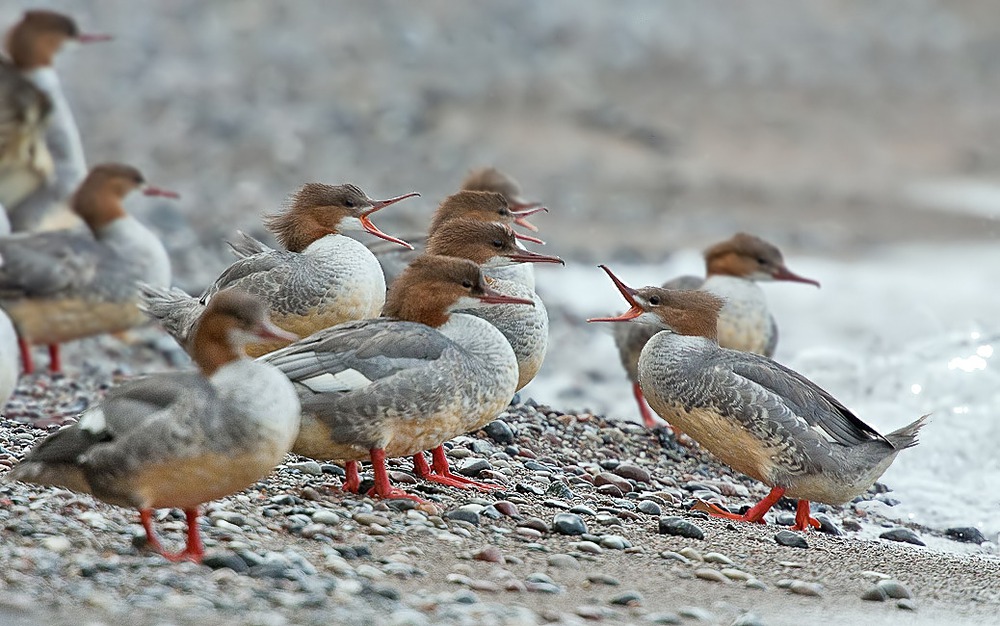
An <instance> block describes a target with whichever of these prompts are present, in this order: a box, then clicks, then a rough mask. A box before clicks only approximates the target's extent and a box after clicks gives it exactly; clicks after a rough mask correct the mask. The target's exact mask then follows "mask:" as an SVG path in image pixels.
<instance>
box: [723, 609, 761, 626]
mask: <svg viewBox="0 0 1000 626" xmlns="http://www.w3.org/2000/svg"><path fill="white" fill-rule="evenodd" d="M730 626H764V620H762V619H761V618H760V616H759V615H757V614H756V613H750V612H747V613H743V614H742V615H737V616H736V619H734V620H733V622H732V624H730Z"/></svg>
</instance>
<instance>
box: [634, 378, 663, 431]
mask: <svg viewBox="0 0 1000 626" xmlns="http://www.w3.org/2000/svg"><path fill="white" fill-rule="evenodd" d="M632 394H633V395H635V401H636V403H637V404H638V405H639V415H641V416H642V423H643V424H644V425H645V426H646V428H656V427H657V426H658V425H659V423H658V422H657V420H656V417H654V416H653V411H652V410H650V408H649V405H648V404H646V398H645V397H644V396H643V395H642V388H641V387H639V383H638V382H635V383H632Z"/></svg>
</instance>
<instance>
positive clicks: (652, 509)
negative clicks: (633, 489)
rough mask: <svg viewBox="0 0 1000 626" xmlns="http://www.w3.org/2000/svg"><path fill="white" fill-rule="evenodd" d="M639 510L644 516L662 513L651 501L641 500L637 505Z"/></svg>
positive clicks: (658, 506)
mask: <svg viewBox="0 0 1000 626" xmlns="http://www.w3.org/2000/svg"><path fill="white" fill-rule="evenodd" d="M639 510H640V511H642V512H643V513H645V514H646V515H659V514H660V513H661V512H662V511H661V510H660V505H659V504H657V503H655V502H653V501H652V500H643V501H642V502H640V503H639Z"/></svg>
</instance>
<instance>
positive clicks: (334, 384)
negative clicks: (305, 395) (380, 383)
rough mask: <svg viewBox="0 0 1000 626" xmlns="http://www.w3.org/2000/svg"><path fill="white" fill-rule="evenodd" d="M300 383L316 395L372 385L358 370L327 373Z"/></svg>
mask: <svg viewBox="0 0 1000 626" xmlns="http://www.w3.org/2000/svg"><path fill="white" fill-rule="evenodd" d="M299 383H300V384H302V385H305V386H306V387H308V388H309V389H310V390H312V391H313V392H314V393H329V392H335V391H339V392H343V391H354V390H356V389H364V388H365V387H367V386H368V385H370V384H372V381H371V379H369V378H368V377H367V376H365V375H364V374H362V373H361V372H359V371H358V370H354V369H346V370H344V371H342V372H337V373H336V374H333V373H330V372H325V373H323V374H320V375H319V376H313V377H312V378H306V379H305V380H300V381H299Z"/></svg>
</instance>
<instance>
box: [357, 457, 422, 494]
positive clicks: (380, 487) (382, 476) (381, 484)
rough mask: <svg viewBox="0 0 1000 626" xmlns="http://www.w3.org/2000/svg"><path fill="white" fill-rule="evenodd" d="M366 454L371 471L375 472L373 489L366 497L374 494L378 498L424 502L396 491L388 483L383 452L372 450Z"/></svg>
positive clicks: (401, 491)
mask: <svg viewBox="0 0 1000 626" xmlns="http://www.w3.org/2000/svg"><path fill="white" fill-rule="evenodd" d="M368 454H369V455H371V458H372V469H374V470H375V487H374V488H372V490H371V491H369V492H368V495H372V492H375V495H377V496H378V497H380V498H386V499H391V498H407V499H409V500H415V501H417V502H424V500H423V499H422V498H418V497H417V496H411V495H410V494H408V493H406V492H405V491H403V490H402V489H396V488H395V487H393V486H392V483H390V482H389V472H388V471H386V469H385V450H383V449H382V448H372V449H371V450H369V451H368Z"/></svg>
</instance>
